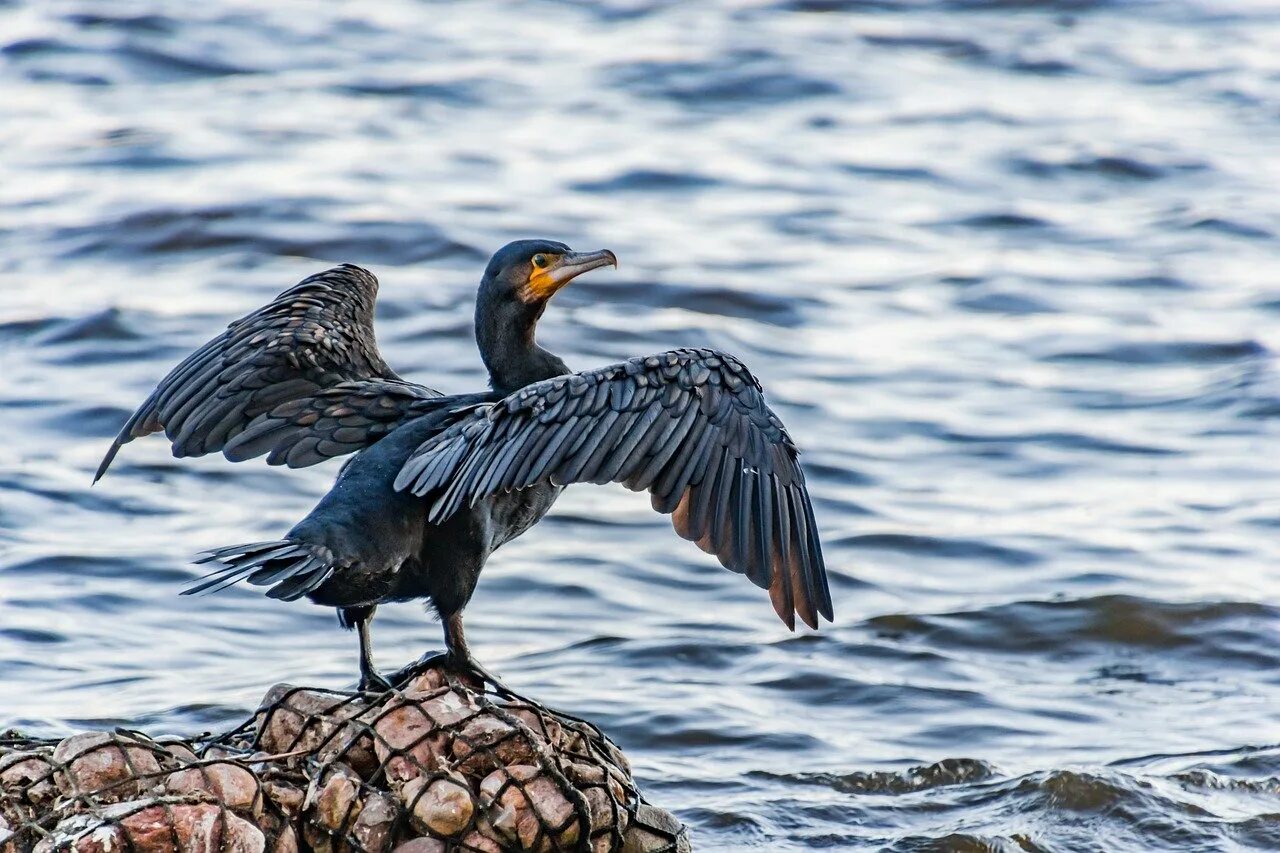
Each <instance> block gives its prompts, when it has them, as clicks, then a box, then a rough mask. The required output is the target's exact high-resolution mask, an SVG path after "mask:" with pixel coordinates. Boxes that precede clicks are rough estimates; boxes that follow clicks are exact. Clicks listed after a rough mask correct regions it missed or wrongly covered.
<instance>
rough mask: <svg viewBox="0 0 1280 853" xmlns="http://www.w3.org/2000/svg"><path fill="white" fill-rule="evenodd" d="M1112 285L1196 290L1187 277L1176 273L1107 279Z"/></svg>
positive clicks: (1131, 287)
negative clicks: (1181, 276) (1180, 276)
mask: <svg viewBox="0 0 1280 853" xmlns="http://www.w3.org/2000/svg"><path fill="white" fill-rule="evenodd" d="M1106 284H1107V285H1108V286H1110V287H1121V288H1125V289H1133V290H1157V291H1158V290H1194V289H1195V286H1194V285H1193V284H1191V282H1189V281H1187V280H1186V279H1183V278H1179V277H1178V276H1175V275H1166V274H1161V275H1138V276H1127V277H1121V278H1111V279H1107V280H1106Z"/></svg>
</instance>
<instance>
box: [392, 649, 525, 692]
mask: <svg viewBox="0 0 1280 853" xmlns="http://www.w3.org/2000/svg"><path fill="white" fill-rule="evenodd" d="M429 669H444V670H448V671H449V672H453V673H456V674H458V675H461V676H471V677H472V678H474V679H475V680H476V681H478V682H480V686H481V689H483V687H484V686H485V685H488V686H489V687H492V688H493V692H494V693H496V694H497V695H499V696H501V697H503V698H504V699H517V700H519V701H521V702H527V703H529V704H530V705H537V704H538V703H536V702H534V701H533V700H532V699H526V698H525V697H524V696H521V695H520V694H519V693H516V692H515V691H514V690H512V689H511V688H510V687H508V686H507V685H506V684H504V683H503V682H502V680H501V679H500V678H498V676H496V675H494V674H493V673H492V672H490V671H489V670H487V669H485V668H484V667H483V666H481V665H480V664H479V663H478V662H477V661H476V659H475V658H473V657H471V656H470V655H468V656H466V657H461V656H459V655H456V654H453V653H451V652H436V653H435V654H427V655H423V656H422V657H421V658H419V659H418V660H416V661H414V662H413V663H411V664H409V665H408V666H406V667H404V668H403V669H401V670H399V671H398V672H396V673H395V675H393V676H392V677H391V681H392V683H394V684H395V685H396V686H397V687H403V686H404V685H405V684H407V683H408V682H409V681H410V680H412V679H413V678H414V677H416V676H418V675H420V674H422V673H423V672H425V671H426V670H429Z"/></svg>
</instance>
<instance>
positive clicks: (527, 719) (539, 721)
mask: <svg viewBox="0 0 1280 853" xmlns="http://www.w3.org/2000/svg"><path fill="white" fill-rule="evenodd" d="M507 710H508V711H509V712H510V713H511V715H512V716H513V717H515V718H517V719H518V720H520V722H522V723H524V724H525V725H526V726H528V727H529V728H530V729H532V730H533V733H534V734H535V735H537V736H538V737H539V738H541V739H542V741H543V742H544V743H547V744H549V745H550V746H551V747H552V748H553V749H559V748H560V746H561V744H562V743H563V741H564V726H562V725H560V724H559V723H558V722H556V721H555V720H554V719H552V718H551V717H550V716H548V715H546V714H543V713H539V712H538V711H537V710H536V709H534V708H531V707H529V706H527V705H511V706H509V707H508V708H507Z"/></svg>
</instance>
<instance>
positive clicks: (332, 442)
mask: <svg viewBox="0 0 1280 853" xmlns="http://www.w3.org/2000/svg"><path fill="white" fill-rule="evenodd" d="M377 295H378V280H377V278H375V277H374V275H373V274H372V273H370V272H369V271H367V270H364V269H361V268H360V267H357V266H352V265H350V264H343V265H342V266H338V267H334V268H333V269H331V270H327V271H325V272H322V273H318V274H316V275H313V276H311V277H309V278H306V279H304V280H303V281H301V282H299V283H298V284H296V285H294V286H293V287H291V288H289V289H288V290H286V291H285V292H283V293H281V294H280V295H279V296H277V297H276V298H275V299H274V300H273V301H272V302H271V303H269V304H268V305H266V306H264V307H262V308H260V309H258V310H257V311H254V312H253V313H252V314H248V315H246V316H244V317H241V318H240V319H239V320H236V321H235V322H233V323H231V325H229V326H228V327H227V329H226V331H225V332H223V333H222V334H221V335H219V336H218V337H216V338H214V339H213V340H211V341H209V342H208V343H206V344H205V345H204V346H202V347H200V349H198V350H196V351H195V352H194V353H192V354H191V355H190V356H188V357H187V358H186V360H184V361H183V362H182V363H181V364H179V365H178V366H177V367H175V368H174V369H173V370H172V371H170V373H169V375H168V376H166V377H165V378H164V380H163V381H161V383H160V384H159V386H157V387H156V389H155V390H154V391H152V392H151V396H150V397H148V398H147V399H146V401H145V402H144V403H143V404H142V405H141V406H140V407H139V408H138V410H137V411H136V412H134V413H133V416H132V417H130V418H129V420H128V422H127V423H125V425H124V428H123V429H121V430H120V434H119V435H118V436H116V440H115V441H114V442H113V443H112V445H111V448H110V450H108V451H107V455H106V456H105V457H104V458H103V460H102V464H101V465H99V466H98V471H97V474H96V475H95V476H94V481H95V482H96V481H97V480H98V479H99V478H101V477H102V475H103V474H105V473H106V471H107V468H108V467H109V466H110V465H111V462H112V460H113V459H115V456H116V453H117V452H119V450H120V447H121V446H122V445H124V444H127V443H128V442H130V441H132V440H133V439H135V438H138V437H139V436H143V435H149V434H151V433H154V432H160V431H161V430H163V431H164V433H165V435H166V436H167V437H168V438H169V440H170V441H171V442H172V443H173V455H174V456H178V457H183V456H203V455H204V454H206V453H213V452H215V451H218V450H223V449H224V448H227V447H228V444H229V443H230V442H231V441H232V440H233V439H234V438H235V437H237V436H238V435H240V434H242V433H243V432H244V430H245V429H246V427H248V426H249V425H250V424H251V423H253V422H254V420H255V419H256V418H259V417H263V416H268V415H272V416H276V415H277V414H278V417H275V420H274V421H272V423H274V424H275V426H276V427H277V430H276V432H274V433H273V434H274V435H276V436H277V437H280V438H282V439H284V440H285V444H282V445H281V447H283V450H282V451H281V452H280V453H273V456H272V459H271V460H269V461H272V462H274V463H275V464H279V463H286V464H289V465H293V466H295V467H296V466H300V465H310V464H314V463H315V462H319V461H320V460H321V459H324V458H328V457H329V456H332V455H338V454H339V453H347V452H350V451H351V450H356V449H359V447H362V446H364V445H365V444H368V443H370V441H374V440H376V439H377V437H378V436H379V435H381V433H380V432H378V431H377V429H382V428H383V426H384V425H385V424H386V423H387V420H388V412H387V407H385V406H383V404H382V400H384V399H390V400H392V401H393V402H394V403H395V404H396V405H397V406H402V407H404V408H405V409H406V410H407V409H408V408H410V407H411V405H412V403H413V400H412V399H411V398H412V397H413V392H406V390H405V389H407V388H415V389H416V391H417V392H420V396H435V394H436V392H434V391H431V390H430V389H427V388H422V387H421V386H411V385H410V384H409V383H406V382H402V381H400V380H399V378H398V377H397V376H396V375H395V373H394V372H392V370H391V368H389V367H388V366H387V364H386V362H384V361H383V360H382V356H381V355H380V354H379V352H378V344H377V341H376V339H375V338H374V333H373V309H374V301H375V300H376V298H377ZM344 394H349V395H351V396H352V397H353V399H355V400H357V401H362V402H361V403H357V404H356V405H353V406H346V405H345V404H344V397H343V395H344ZM300 401H310V402H300ZM290 405H293V406H297V407H299V408H297V409H291V408H288V407H289V406H290ZM361 405H363V406H364V409H363V410H366V411H368V412H369V413H371V414H373V415H374V416H373V417H371V418H369V419H368V420H369V423H368V424H366V423H364V422H363V421H362V422H361V423H360V424H347V423H343V420H344V419H345V418H349V417H354V412H355V411H360V410H362V409H361ZM281 407H284V409H283V412H286V413H288V412H292V414H291V415H290V414H282V413H280V412H281ZM317 407H320V408H319V411H318V412H316V409H317ZM348 408H350V409H352V413H348V412H347V409H348ZM304 410H305V411H304ZM313 412H315V413H316V414H315V420H314V421H311V422H310V424H309V423H308V418H309V417H310V415H311V413H313ZM290 418H292V421H290ZM324 418H327V420H324V421H323V425H322V426H317V430H316V433H315V434H313V435H307V434H306V427H307V426H309V425H312V426H315V425H317V424H321V419H324ZM286 421H290V422H291V423H292V429H291V430H283V431H282V430H280V429H278V428H279V426H280V423H281V422H286ZM370 427H377V429H370ZM360 428H364V430H365V435H364V437H363V438H362V439H360V440H357V437H356V435H355V433H354V432H352V431H351V430H353V429H360ZM326 430H327V432H326ZM255 437H256V438H257V439H259V441H257V442H255V443H253V444H252V446H251V447H250V446H248V443H247V442H246V443H245V444H243V445H241V447H240V451H239V453H238V456H237V457H233V458H249V457H250V456H254V455H257V454H258V453H262V452H266V451H267V450H275V449H276V448H274V447H271V448H265V449H259V448H260V447H261V446H262V444H261V438H262V433H260V432H259V433H255ZM228 455H229V456H230V455H231V454H230V453H228Z"/></svg>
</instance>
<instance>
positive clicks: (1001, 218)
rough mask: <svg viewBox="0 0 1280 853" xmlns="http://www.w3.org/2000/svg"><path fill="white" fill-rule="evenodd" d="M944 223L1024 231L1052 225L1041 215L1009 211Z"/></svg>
mask: <svg viewBox="0 0 1280 853" xmlns="http://www.w3.org/2000/svg"><path fill="white" fill-rule="evenodd" d="M942 224H944V225H962V226H964V227H965V228H975V229H979V230H983V231H1024V230H1034V229H1042V228H1049V227H1051V223H1050V222H1048V221H1047V220H1044V219H1040V218H1039V217H1035V216H1028V215H1026V214H1022V213H1008V212H996V213H979V214H975V215H974V216H966V217H964V218H962V219H957V220H954V221H952V222H949V223H942Z"/></svg>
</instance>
